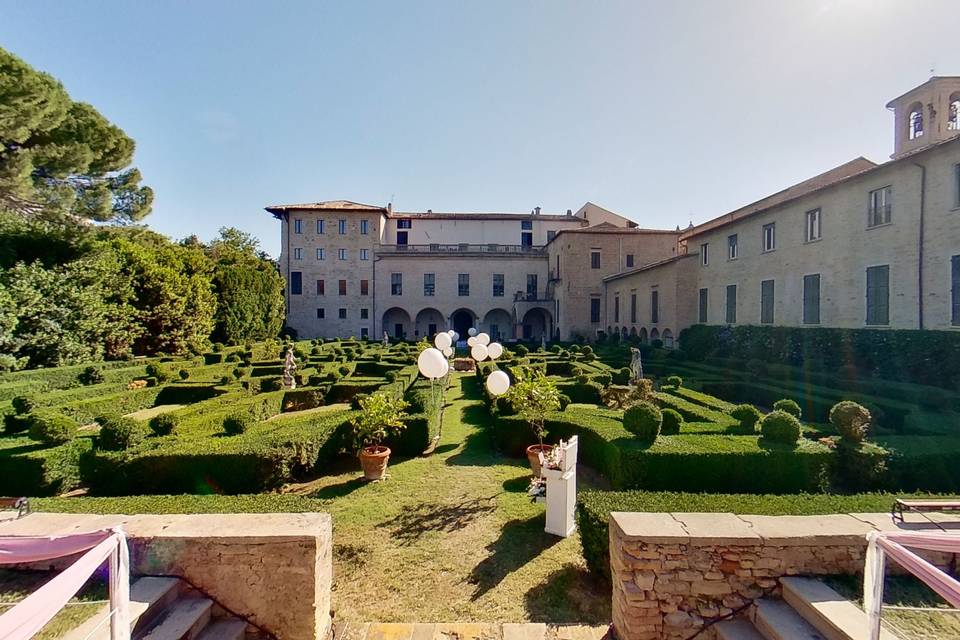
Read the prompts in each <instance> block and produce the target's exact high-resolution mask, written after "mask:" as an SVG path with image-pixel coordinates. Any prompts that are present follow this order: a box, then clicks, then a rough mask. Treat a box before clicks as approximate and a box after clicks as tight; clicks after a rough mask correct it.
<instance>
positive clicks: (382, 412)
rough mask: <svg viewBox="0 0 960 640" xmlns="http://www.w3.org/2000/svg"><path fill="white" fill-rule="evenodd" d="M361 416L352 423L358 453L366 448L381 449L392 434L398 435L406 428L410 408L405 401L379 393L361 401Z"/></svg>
mask: <svg viewBox="0 0 960 640" xmlns="http://www.w3.org/2000/svg"><path fill="white" fill-rule="evenodd" d="M359 405H360V415H358V416H357V417H356V418H355V419H354V421H353V422H352V423H351V427H352V428H353V446H354V450H355V451H356V452H358V453H359V452H360V451H361V450H363V449H364V448H366V447H379V446H380V444H381V443H382V442H383V440H384V439H385V438H386V437H387V436H388V435H391V434H398V433H400V432H402V431H403V429H404V428H405V427H406V423H405V420H406V418H407V417H408V416H407V413H406V411H405V410H406V408H407V407H408V406H409V405H408V404H407V402H406V401H405V400H403V399H398V398H393V397H391V396H390V394H387V393H384V392H383V391H378V392H376V393H372V394H370V395H369V396H367V397H366V398H363V399H362V400H360V401H359Z"/></svg>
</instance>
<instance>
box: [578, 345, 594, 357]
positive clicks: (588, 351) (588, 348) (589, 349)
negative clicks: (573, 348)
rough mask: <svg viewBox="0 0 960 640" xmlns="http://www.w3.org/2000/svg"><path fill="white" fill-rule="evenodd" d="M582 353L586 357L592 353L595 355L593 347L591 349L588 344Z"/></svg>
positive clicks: (581, 350) (584, 346)
mask: <svg viewBox="0 0 960 640" xmlns="http://www.w3.org/2000/svg"><path fill="white" fill-rule="evenodd" d="M580 353H582V354H584V355H588V354H591V353H593V347H591V346H590V345H588V344H585V345H583V348H582V349H580Z"/></svg>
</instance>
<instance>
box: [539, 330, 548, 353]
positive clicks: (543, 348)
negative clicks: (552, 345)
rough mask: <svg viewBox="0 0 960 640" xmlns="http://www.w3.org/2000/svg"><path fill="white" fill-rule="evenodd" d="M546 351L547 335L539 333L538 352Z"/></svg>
mask: <svg viewBox="0 0 960 640" xmlns="http://www.w3.org/2000/svg"><path fill="white" fill-rule="evenodd" d="M546 350H547V334H545V333H541V334H540V351H546Z"/></svg>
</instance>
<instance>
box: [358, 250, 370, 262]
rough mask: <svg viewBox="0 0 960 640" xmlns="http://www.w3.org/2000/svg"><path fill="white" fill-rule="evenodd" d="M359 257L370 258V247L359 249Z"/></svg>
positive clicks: (362, 258)
mask: <svg viewBox="0 0 960 640" xmlns="http://www.w3.org/2000/svg"><path fill="white" fill-rule="evenodd" d="M360 259H361V260H369V259H370V249H360Z"/></svg>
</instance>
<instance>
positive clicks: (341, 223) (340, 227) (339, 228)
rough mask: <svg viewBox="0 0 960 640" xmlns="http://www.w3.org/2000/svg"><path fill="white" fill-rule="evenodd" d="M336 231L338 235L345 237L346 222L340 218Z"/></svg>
mask: <svg viewBox="0 0 960 640" xmlns="http://www.w3.org/2000/svg"><path fill="white" fill-rule="evenodd" d="M337 231H338V232H339V233H340V235H345V234H346V233H347V221H346V220H344V219H342V218H341V219H340V220H338V221H337Z"/></svg>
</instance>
